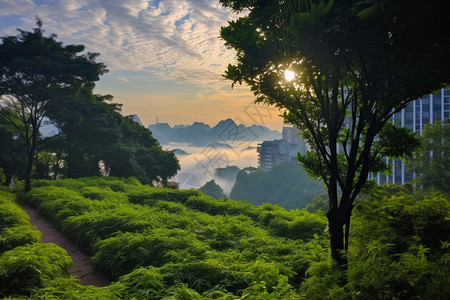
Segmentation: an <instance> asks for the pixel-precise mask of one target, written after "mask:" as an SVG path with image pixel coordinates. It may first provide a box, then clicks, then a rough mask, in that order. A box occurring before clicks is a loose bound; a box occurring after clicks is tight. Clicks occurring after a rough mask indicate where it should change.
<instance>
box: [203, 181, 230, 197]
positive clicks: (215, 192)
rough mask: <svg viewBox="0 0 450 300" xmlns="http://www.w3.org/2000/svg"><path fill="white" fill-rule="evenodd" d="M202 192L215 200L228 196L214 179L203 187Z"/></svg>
mask: <svg viewBox="0 0 450 300" xmlns="http://www.w3.org/2000/svg"><path fill="white" fill-rule="evenodd" d="M200 191H201V192H202V193H205V194H206V195H208V196H211V197H213V198H216V199H219V198H225V197H226V195H225V194H224V192H223V189H222V188H221V187H220V185H218V184H217V183H216V182H215V181H214V179H211V180H210V181H208V182H207V183H205V184H204V185H203V186H201V187H200Z"/></svg>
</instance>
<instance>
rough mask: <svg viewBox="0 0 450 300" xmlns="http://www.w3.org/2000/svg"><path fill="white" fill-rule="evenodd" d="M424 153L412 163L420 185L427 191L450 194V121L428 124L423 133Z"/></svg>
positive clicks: (410, 165) (411, 165)
mask: <svg viewBox="0 0 450 300" xmlns="http://www.w3.org/2000/svg"><path fill="white" fill-rule="evenodd" d="M422 137H423V151H421V152H420V153H419V154H418V155H417V156H416V157H415V158H414V159H413V160H412V161H411V162H410V163H409V167H410V168H412V170H413V171H414V172H415V173H416V176H417V178H418V180H417V181H418V184H420V185H421V186H423V187H424V188H425V189H430V188H434V189H438V190H440V191H442V192H447V193H448V192H450V184H449V183H450V120H446V122H441V121H437V122H436V123H434V124H426V125H425V127H424V129H423V131H422Z"/></svg>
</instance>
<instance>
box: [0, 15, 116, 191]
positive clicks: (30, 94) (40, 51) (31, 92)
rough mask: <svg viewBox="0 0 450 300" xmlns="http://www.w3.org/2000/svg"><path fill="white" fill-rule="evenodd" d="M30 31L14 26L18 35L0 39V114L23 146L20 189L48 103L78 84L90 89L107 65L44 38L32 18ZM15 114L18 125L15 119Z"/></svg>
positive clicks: (27, 181) (27, 186) (78, 47)
mask: <svg viewBox="0 0 450 300" xmlns="http://www.w3.org/2000/svg"><path fill="white" fill-rule="evenodd" d="M36 21H37V22H36V23H37V26H38V27H37V28H35V29H34V31H33V32H27V31H23V30H20V29H19V35H17V36H6V37H2V38H1V40H2V43H1V44H0V75H1V76H0V96H1V100H2V105H1V106H0V108H1V110H0V112H1V113H2V114H3V116H4V117H5V118H6V119H8V120H10V122H11V123H12V124H16V125H17V126H16V127H17V129H18V130H19V133H20V138H21V139H23V140H24V141H25V144H26V156H27V169H26V175H25V189H26V190H30V176H31V172H32V168H33V162H34V156H35V153H36V147H37V142H38V134H39V128H40V127H41V124H42V120H43V118H44V116H45V112H46V106H47V104H48V103H49V102H50V101H58V100H59V99H61V98H64V97H68V95H71V94H73V93H75V92H76V91H77V90H78V89H80V88H82V87H86V88H90V89H93V88H94V82H95V81H97V80H99V76H100V75H102V74H103V73H105V72H106V71H107V70H106V67H105V65H104V64H102V63H97V62H96V61H95V59H96V58H97V56H98V54H95V53H89V52H88V53H86V54H82V52H83V51H84V46H83V45H68V46H63V44H62V43H61V42H58V41H57V40H56V35H54V34H52V35H50V36H48V37H47V36H44V30H42V21H41V20H40V19H39V18H38V17H36ZM16 116H19V118H20V121H21V124H17V123H16V122H14V120H13V119H14V118H16Z"/></svg>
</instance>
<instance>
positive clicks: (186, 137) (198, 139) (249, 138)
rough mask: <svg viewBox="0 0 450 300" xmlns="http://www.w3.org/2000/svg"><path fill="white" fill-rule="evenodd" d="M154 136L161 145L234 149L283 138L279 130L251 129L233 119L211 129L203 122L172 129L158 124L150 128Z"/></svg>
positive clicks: (256, 126) (255, 126)
mask: <svg viewBox="0 0 450 300" xmlns="http://www.w3.org/2000/svg"><path fill="white" fill-rule="evenodd" d="M148 129H150V130H151V131H152V133H153V136H154V137H155V138H156V139H158V141H159V142H160V143H161V144H169V143H171V142H177V143H189V144H190V145H193V146H199V147H202V146H207V145H214V146H216V147H233V144H234V143H239V142H240V144H242V142H243V141H246V142H259V141H264V140H273V139H279V138H281V134H280V132H279V131H277V130H270V129H269V128H267V127H265V126H261V125H251V126H249V127H247V126H245V125H242V124H239V125H238V124H236V123H235V122H234V121H233V120H232V119H226V120H222V121H220V122H219V123H217V125H216V126H214V127H212V128H211V127H210V126H209V125H207V124H205V123H202V122H195V123H194V124H192V125H175V126H174V127H171V126H170V125H169V124H167V123H156V124H150V125H149V126H148Z"/></svg>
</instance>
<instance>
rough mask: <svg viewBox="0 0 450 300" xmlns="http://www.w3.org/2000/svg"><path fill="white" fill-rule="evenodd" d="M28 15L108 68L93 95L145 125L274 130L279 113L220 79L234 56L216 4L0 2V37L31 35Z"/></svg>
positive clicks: (199, 0)
mask: <svg viewBox="0 0 450 300" xmlns="http://www.w3.org/2000/svg"><path fill="white" fill-rule="evenodd" d="M35 15H38V16H39V17H40V18H41V20H42V21H43V22H44V26H43V29H44V30H46V34H51V33H55V34H56V35H57V36H58V38H57V40H58V41H61V42H63V44H64V45H69V44H83V45H85V46H86V51H89V52H97V53H100V56H99V58H98V59H97V61H98V62H103V63H105V64H106V65H107V66H108V69H109V72H108V73H107V74H105V75H103V76H102V78H101V79H100V81H99V82H98V83H97V87H96V89H95V90H94V92H95V93H98V94H111V95H113V96H114V102H116V103H122V104H123V108H122V113H123V114H124V115H131V114H137V115H138V116H139V118H140V119H141V121H142V123H143V124H144V125H145V126H147V125H148V124H153V123H155V122H156V119H157V118H158V120H159V122H164V123H169V124H170V125H172V126H173V125H175V124H192V123H193V122H195V121H199V122H204V123H206V124H209V125H211V126H213V125H215V124H217V123H218V122H219V121H220V120H223V119H227V118H231V119H233V120H235V122H236V123H238V124H239V123H241V124H244V125H251V124H258V125H264V126H267V127H269V128H271V129H277V130H281V127H282V119H281V118H280V117H279V116H278V115H279V114H280V113H279V112H278V111H277V110H275V109H273V108H271V107H267V106H255V105H254V104H253V101H254V96H253V94H252V93H251V92H250V90H249V88H248V87H245V86H243V87H239V86H235V87H234V89H231V81H227V80H225V79H224V78H223V77H222V75H223V74H224V72H225V70H226V67H227V65H228V64H229V63H232V62H233V61H234V58H235V52H234V50H230V49H227V48H226V47H225V46H224V41H223V40H221V39H220V38H219V31H220V27H221V26H226V25H227V22H228V21H229V20H233V19H236V18H237V17H239V16H237V15H235V14H233V13H232V12H231V11H230V10H229V9H228V8H223V7H222V6H221V4H220V3H219V1H218V0H217V1H216V0H153V1H142V0H127V1H123V0H59V1H58V0H0V36H10V35H16V34H17V30H16V29H17V28H20V29H22V30H25V31H31V30H32V29H33V28H35V27H36V22H35Z"/></svg>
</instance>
